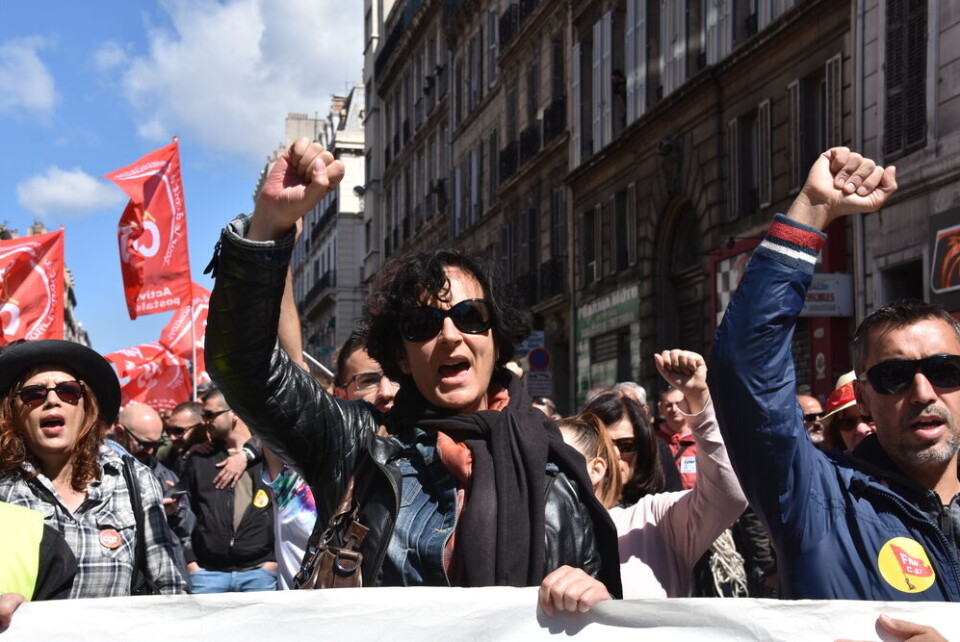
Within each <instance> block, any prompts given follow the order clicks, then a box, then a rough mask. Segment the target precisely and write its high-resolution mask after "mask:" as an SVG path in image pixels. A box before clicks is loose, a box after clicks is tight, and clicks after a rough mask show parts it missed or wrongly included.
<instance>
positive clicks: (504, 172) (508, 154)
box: [500, 140, 520, 183]
mask: <svg viewBox="0 0 960 642" xmlns="http://www.w3.org/2000/svg"><path fill="white" fill-rule="evenodd" d="M519 167H520V143H519V142H518V141H515V140H514V141H510V142H509V143H507V146H506V147H504V148H503V149H501V150H500V182H501V183H503V182H505V181H507V180H508V179H509V178H510V177H511V176H513V175H514V174H516V173H517V169H519Z"/></svg>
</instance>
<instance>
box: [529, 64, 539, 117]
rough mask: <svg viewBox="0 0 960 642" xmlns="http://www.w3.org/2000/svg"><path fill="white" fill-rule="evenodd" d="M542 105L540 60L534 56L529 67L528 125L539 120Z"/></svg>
mask: <svg viewBox="0 0 960 642" xmlns="http://www.w3.org/2000/svg"><path fill="white" fill-rule="evenodd" d="M539 107H540V61H539V60H538V59H537V58H534V59H533V61H532V62H531V63H530V65H529V66H528V67H527V125H528V126H529V125H532V124H533V123H534V122H535V121H536V120H537V109H538V108H539Z"/></svg>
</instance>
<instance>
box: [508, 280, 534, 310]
mask: <svg viewBox="0 0 960 642" xmlns="http://www.w3.org/2000/svg"><path fill="white" fill-rule="evenodd" d="M513 291H514V294H515V295H516V297H517V300H518V301H519V303H520V304H521V305H525V306H527V307H529V306H531V305H534V304H536V302H537V274H536V272H531V273H530V274H521V275H520V276H518V277H517V278H516V279H514V281H513Z"/></svg>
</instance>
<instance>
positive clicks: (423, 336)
mask: <svg viewBox="0 0 960 642" xmlns="http://www.w3.org/2000/svg"><path fill="white" fill-rule="evenodd" d="M447 317H450V320H451V321H453V325H455V326H457V329H458V330H460V332H466V333H467V334H483V333H484V332H486V331H487V330H489V329H490V327H491V314H490V304H489V303H487V301H486V299H466V300H464V301H461V302H460V303H458V304H456V305H455V306H453V307H451V308H450V309H449V310H441V309H440V308H435V307H433V306H432V305H419V306H417V307H415V308H414V309H413V311H412V312H410V315H409V316H408V317H407V318H406V319H404V320H403V321H402V322H401V324H400V331H401V332H403V336H404V338H405V339H407V340H408V341H416V342H421V341H428V340H430V339H432V338H433V337H435V336H437V335H438V334H440V330H441V328H443V320H444V319H446V318H447Z"/></svg>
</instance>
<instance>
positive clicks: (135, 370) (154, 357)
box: [104, 343, 193, 410]
mask: <svg viewBox="0 0 960 642" xmlns="http://www.w3.org/2000/svg"><path fill="white" fill-rule="evenodd" d="M104 358H105V359H106V360H107V361H109V362H110V365H112V366H113V369H114V370H115V371H116V372H117V378H118V379H119V380H120V392H121V402H122V403H123V405H127V404H128V403H130V402H131V401H139V402H140V403H145V404H147V405H149V406H153V407H154V408H156V409H157V410H172V409H173V407H174V406H176V405H177V404H178V403H180V402H182V401H189V400H190V399H191V394H192V392H193V386H192V385H191V383H190V367H189V365H188V364H187V361H186V360H185V359H181V358H180V357H178V356H177V355H175V354H173V353H172V352H170V351H169V350H167V349H166V348H165V347H164V346H163V344H161V343H146V344H144V345H140V346H134V347H133V348H126V349H124V350H120V351H119V352H111V353H110V354H106V355H104Z"/></svg>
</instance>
